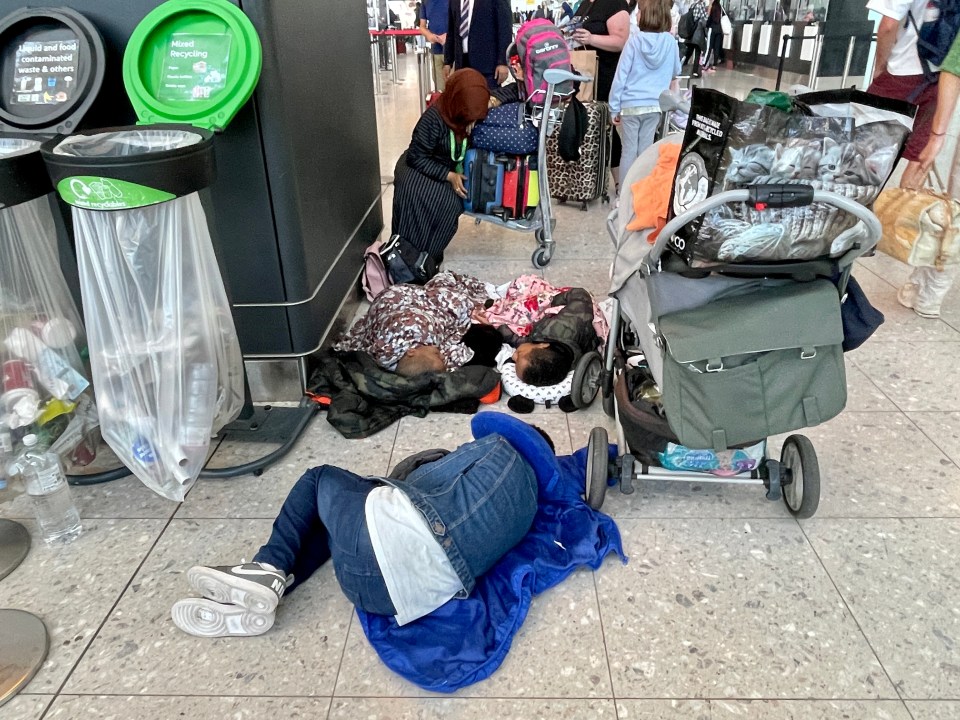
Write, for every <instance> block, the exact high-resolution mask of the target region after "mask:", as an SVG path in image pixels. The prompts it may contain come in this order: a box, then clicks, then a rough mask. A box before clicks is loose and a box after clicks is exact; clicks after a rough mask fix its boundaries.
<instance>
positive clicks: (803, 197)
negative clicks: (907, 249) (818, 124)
mask: <svg viewBox="0 0 960 720" xmlns="http://www.w3.org/2000/svg"><path fill="white" fill-rule="evenodd" d="M736 202H748V203H751V204H752V205H753V206H754V207H755V208H756V209H757V210H764V209H766V208H768V207H770V208H775V207H801V206H804V205H810V204H811V203H824V204H826V205H833V206H834V207H836V208H838V209H840V210H843V211H844V212H848V213H850V214H851V215H853V216H854V217H855V218H857V219H858V220H860V221H861V222H862V223H863V225H864V228H865V229H866V241H865V242H863V243H862V244H860V245H858V246H854V247H853V248H852V249H850V250H848V251H847V252H846V253H845V254H844V255H842V256H840V257H839V258H838V259H837V261H838V263H839V264H840V266H841V267H845V266H847V265H849V264H851V263H852V262H853V261H854V260H855V259H856V258H858V257H859V256H861V255H863V254H865V253H866V252H868V251H869V250H871V249H872V248H873V247H874V246H876V244H877V243H878V242H880V237H881V236H882V235H883V227H882V226H881V225H880V220H878V219H877V216H876V215H874V214H873V212H872V211H871V210H870V209H869V208H867V207H865V206H863V205H861V204H860V203H858V202H856V201H855V200H851V199H850V198H848V197H844V196H843V195H838V194H837V193H834V192H830V191H828V190H815V189H813V188H812V187H810V186H809V185H797V184H784V185H756V186H753V187H750V188H744V189H742V190H727V191H725V192H722V193H717V194H716V195H712V196H710V197H708V198H707V199H706V200H704V201H703V202H700V203H697V204H696V205H695V206H694V207H693V208H691V209H690V210H687V211H686V212H683V213H680V214H679V215H677V216H675V217H674V218H673V219H672V220H670V222H668V223H667V224H666V225H665V226H664V228H663V230H661V231H660V234H659V235H658V236H657V242H656V243H655V244H654V246H653V247H652V248H651V250H650V253H649V254H648V255H647V257H646V258H645V259H644V261H643V268H644V273H645V274H647V275H649V274H650V273H651V272H653V271H654V270H655V269H656V268H657V266H658V265H659V263H660V256H661V255H663V251H664V250H665V249H666V247H667V243H668V242H669V241H670V238H672V237H673V235H674V233H676V232H677V231H678V230H679V229H680V228H682V227H683V226H684V225H687V224H688V223H690V222H693V221H694V220H696V219H697V218H698V217H700V216H701V215H703V214H705V213H707V212H709V211H710V210H713V209H714V208H717V207H720V206H721V205H726V204H727V203H736Z"/></svg>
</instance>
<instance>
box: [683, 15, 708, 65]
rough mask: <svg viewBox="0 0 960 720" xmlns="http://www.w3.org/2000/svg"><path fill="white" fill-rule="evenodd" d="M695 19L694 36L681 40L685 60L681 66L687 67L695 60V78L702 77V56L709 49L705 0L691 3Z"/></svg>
mask: <svg viewBox="0 0 960 720" xmlns="http://www.w3.org/2000/svg"><path fill="white" fill-rule="evenodd" d="M687 12H689V13H691V17H692V18H693V34H692V35H690V37H684V38H681V39H682V40H683V60H682V61H681V65H686V64H687V63H688V62H690V58H691V57H692V58H693V70H692V71H691V73H690V74H691V75H692V76H693V77H700V55H701V54H702V53H704V52H706V49H707V5H706V3H705V2H704V0H693V2H691V3H690V9H689V10H688V11H687Z"/></svg>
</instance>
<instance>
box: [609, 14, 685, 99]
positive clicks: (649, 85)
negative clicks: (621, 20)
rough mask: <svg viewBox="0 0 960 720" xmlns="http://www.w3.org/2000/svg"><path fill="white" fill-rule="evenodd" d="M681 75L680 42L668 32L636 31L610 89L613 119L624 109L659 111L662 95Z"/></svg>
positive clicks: (633, 32) (628, 41)
mask: <svg viewBox="0 0 960 720" xmlns="http://www.w3.org/2000/svg"><path fill="white" fill-rule="evenodd" d="M679 74H680V48H679V46H678V45H677V39H676V38H675V37H673V35H671V34H670V33H668V32H660V33H652V32H641V31H640V30H639V29H637V28H636V27H634V28H633V29H632V30H631V32H630V37H629V38H627V44H626V45H625V46H624V48H623V53H621V55H620V62H618V63H617V72H616V75H614V76H613V85H612V86H611V87H610V117H616V116H617V115H619V114H620V112H621V110H623V109H624V108H642V107H658V106H659V104H660V93H662V92H663V91H664V90H666V89H668V88H669V87H670V82H671V81H672V80H673V78H674V77H676V76H677V75H679Z"/></svg>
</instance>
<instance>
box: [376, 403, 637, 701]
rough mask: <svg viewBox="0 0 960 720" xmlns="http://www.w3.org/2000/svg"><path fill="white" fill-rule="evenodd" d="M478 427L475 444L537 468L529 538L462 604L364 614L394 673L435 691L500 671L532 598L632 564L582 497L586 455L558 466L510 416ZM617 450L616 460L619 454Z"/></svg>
mask: <svg viewBox="0 0 960 720" xmlns="http://www.w3.org/2000/svg"><path fill="white" fill-rule="evenodd" d="M471 429H472V431H473V436H474V438H476V439H480V438H482V437H486V436H487V435H491V434H494V433H495V434H498V435H500V436H502V437H503V438H505V439H506V440H507V441H508V442H509V443H510V444H511V445H513V447H514V448H515V449H516V450H517V452H519V453H520V454H521V455H522V456H523V457H524V459H526V461H527V462H528V463H530V465H531V467H533V469H534V472H535V473H536V476H537V486H538V507H537V514H536V517H535V518H534V520H533V526H532V527H531V528H530V531H529V532H528V533H527V535H526V536H525V537H524V538H523V540H521V541H520V542H519V543H518V544H517V545H515V546H514V547H513V549H511V550H510V551H508V552H507V554H506V555H504V556H503V557H502V558H501V559H500V560H499V562H497V564H496V565H494V566H493V568H491V569H490V571H489V572H487V573H486V574H485V575H483V576H481V577H480V578H478V579H477V585H476V587H475V588H474V590H473V592H472V593H471V594H470V596H469V597H467V598H465V599H462V600H458V599H454V600H450V601H449V602H447V603H446V604H444V605H442V606H441V607H439V608H437V609H436V610H434V611H433V612H432V613H430V614H429V615H427V616H425V617H422V618H420V619H419V620H416V621H414V622H412V623H409V624H407V625H404V626H403V627H400V626H398V625H397V623H396V621H395V620H394V619H393V618H392V617H390V616H386V615H374V614H371V613H366V612H364V611H362V610H359V609H358V610H357V616H358V617H359V620H360V625H361V627H362V628H363V631H364V633H365V634H366V636H367V639H368V640H369V641H370V644H371V645H373V647H374V649H375V650H376V651H377V654H378V655H379V656H380V659H381V660H383V662H384V663H385V664H386V665H387V667H389V668H390V669H391V670H393V671H394V672H396V673H397V674H399V675H401V676H402V677H404V678H406V679H407V680H409V681H410V682H412V683H415V684H416V685H419V686H420V687H422V688H423V689H425V690H431V691H434V692H454V691H455V690H459V689H460V688H462V687H466V686H467V685H471V684H473V683H475V682H478V681H480V680H483V679H485V678H487V677H489V676H490V675H491V674H492V673H493V672H494V671H495V670H496V669H497V668H498V667H500V664H501V663H502V662H503V660H504V658H505V657H506V655H507V652H508V651H509V650H510V645H511V643H512V642H513V636H514V635H515V634H516V633H517V631H518V630H519V629H520V626H521V625H522V624H523V621H524V620H525V619H526V617H527V611H528V610H529V608H530V601H531V599H532V597H533V596H534V595H539V594H540V593H541V592H543V591H544V590H547V589H549V588H551V587H553V586H554V585H557V584H558V583H560V582H561V581H562V580H564V579H565V578H566V577H567V576H568V575H570V573H572V572H573V571H574V570H576V569H577V568H578V567H581V566H583V565H587V566H589V567H591V568H593V569H594V570H596V569H597V568H598V567H600V564H601V563H602V562H603V560H604V558H605V557H606V556H607V555H608V554H610V553H616V554H617V555H619V556H620V557H621V558H622V559H623V561H624V562H626V557H625V556H624V554H623V545H622V543H621V540H620V531H619V530H618V529H617V526H616V524H614V522H613V520H612V519H611V518H610V517H609V516H607V515H604V514H603V513H601V512H597V511H595V510H593V509H591V508H590V506H589V505H587V503H586V502H584V500H583V498H582V497H581V496H580V495H581V493H582V492H583V487H584V477H585V474H586V464H587V462H586V454H587V451H586V449H583V450H579V451H578V452H576V453H574V454H573V455H566V456H563V457H560V458H558V457H556V456H555V455H554V453H553V452H552V451H551V450H550V447H549V446H548V445H547V443H546V441H545V440H544V439H543V438H542V437H541V436H540V435H539V434H538V433H537V432H536V430H534V429H533V428H532V427H530V426H529V425H527V424H526V423H524V422H521V421H520V420H517V419H516V418H514V417H512V416H510V415H506V414H503V413H497V412H482V413H479V414H478V415H476V416H475V417H474V418H473V421H472V422H471ZM610 451H611V457H613V456H614V449H613V447H612V446H611V449H610Z"/></svg>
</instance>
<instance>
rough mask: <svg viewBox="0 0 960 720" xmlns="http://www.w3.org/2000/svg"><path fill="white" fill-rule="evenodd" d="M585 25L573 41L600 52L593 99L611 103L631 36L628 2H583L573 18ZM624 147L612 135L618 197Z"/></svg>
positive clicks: (615, 136)
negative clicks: (614, 82)
mask: <svg viewBox="0 0 960 720" xmlns="http://www.w3.org/2000/svg"><path fill="white" fill-rule="evenodd" d="M573 17H574V21H576V20H577V19H578V18H579V19H581V20H582V21H583V24H582V25H581V26H580V27H579V28H578V29H577V30H576V31H575V32H574V33H573V39H574V40H575V41H576V42H578V43H580V44H581V45H583V46H584V47H585V48H587V49H588V50H596V51H597V79H596V82H595V83H594V90H593V97H594V98H595V99H597V100H600V101H602V102H609V100H610V87H611V86H612V85H613V76H614V75H615V74H616V72H617V63H618V62H619V61H620V53H621V52H622V51H623V46H624V45H626V43H627V38H628V37H629V36H630V11H629V9H628V7H627V3H626V0H583V2H581V3H580V5H579V6H578V7H577V11H576V13H575V14H574V16H573ZM622 152H623V146H622V145H621V143H620V135H619V134H618V133H614V134H613V145H612V148H611V151H610V170H611V172H612V173H613V182H614V186H615V193H616V194H617V195H619V194H620V155H621V154H622Z"/></svg>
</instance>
